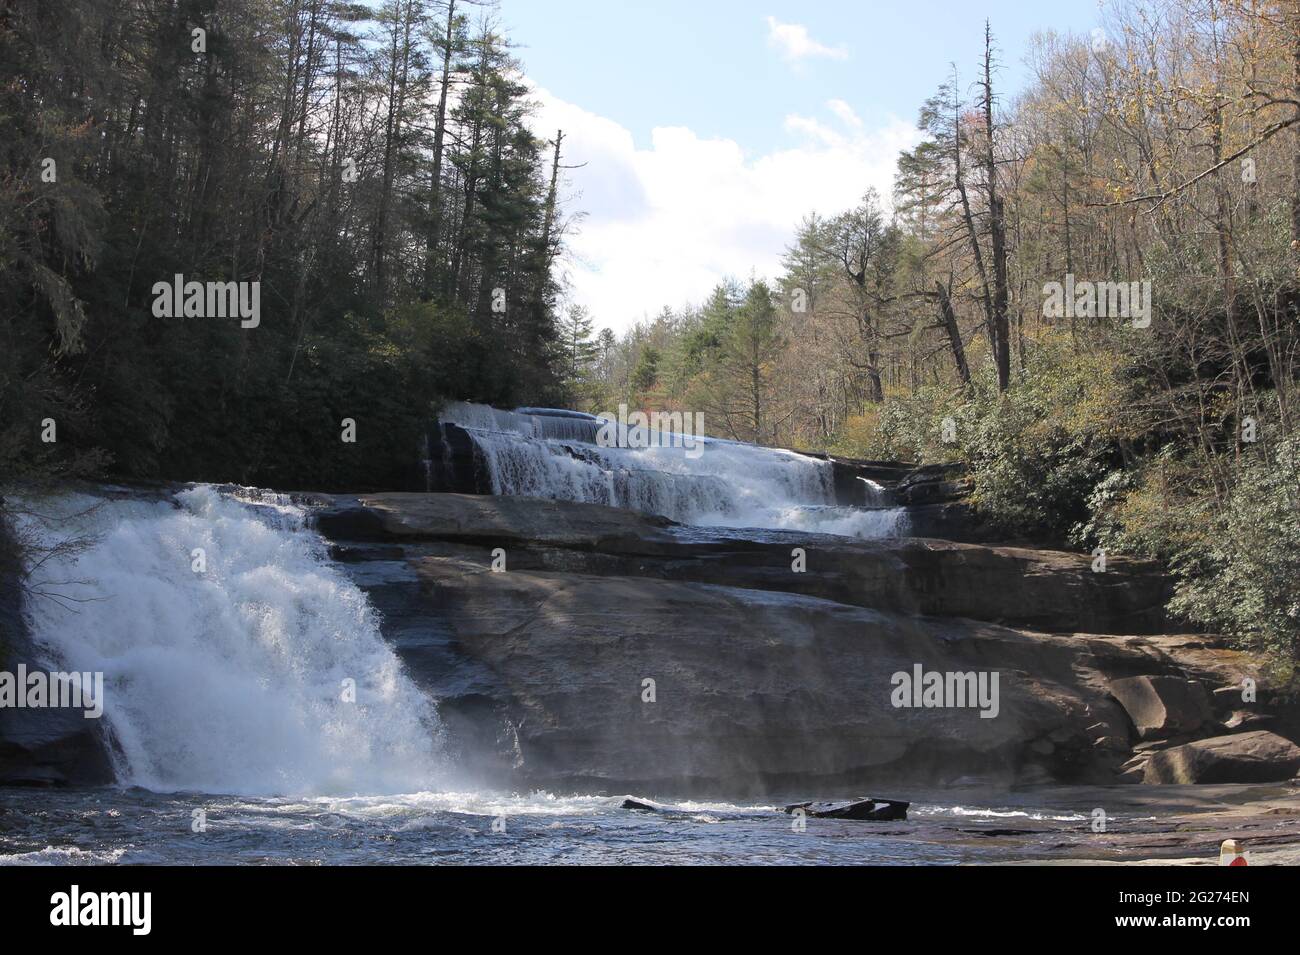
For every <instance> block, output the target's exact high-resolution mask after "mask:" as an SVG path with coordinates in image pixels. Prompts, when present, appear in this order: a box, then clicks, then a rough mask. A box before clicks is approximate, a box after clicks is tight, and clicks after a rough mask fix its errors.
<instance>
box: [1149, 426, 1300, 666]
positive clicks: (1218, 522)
mask: <svg viewBox="0 0 1300 955" xmlns="http://www.w3.org/2000/svg"><path fill="white" fill-rule="evenodd" d="M1298 515H1300V438H1298V437H1296V436H1292V437H1290V438H1287V439H1286V440H1284V441H1283V442H1281V444H1280V445H1279V446H1278V448H1277V449H1276V452H1275V453H1274V454H1272V455H1260V456H1257V457H1255V458H1254V459H1253V460H1251V461H1249V462H1248V463H1245V464H1243V465H1242V466H1240V467H1239V468H1238V474H1237V482H1236V484H1235V486H1234V488H1233V490H1232V492H1231V494H1230V495H1229V498H1228V500H1227V503H1226V506H1225V507H1224V508H1223V509H1222V510H1221V511H1220V513H1219V514H1217V515H1216V516H1214V517H1213V518H1211V520H1210V521H1209V524H1208V526H1207V533H1206V534H1205V535H1204V539H1203V544H1202V546H1200V547H1198V548H1193V549H1191V550H1189V551H1187V552H1186V553H1184V554H1183V555H1182V556H1181V557H1180V559H1179V561H1178V571H1179V574H1180V576H1181V577H1182V578H1183V579H1182V581H1181V583H1180V584H1179V585H1178V588H1177V591H1176V593H1175V596H1174V599H1173V600H1172V601H1171V603H1170V605H1169V606H1170V609H1171V610H1172V611H1174V612H1176V613H1179V614H1181V615H1182V616H1184V617H1186V618H1187V619H1188V620H1191V621H1193V622H1195V623H1199V624H1204V625H1206V626H1209V627H1211V628H1213V629H1215V630H1219V631H1221V632H1223V633H1226V634H1229V635H1231V636H1233V637H1235V638H1236V639H1237V641H1238V642H1239V643H1240V645H1241V646H1242V647H1243V648H1244V649H1247V650H1252V651H1255V652H1257V653H1260V654H1262V655H1263V656H1264V657H1265V659H1266V661H1267V662H1268V664H1269V669H1270V671H1271V672H1270V675H1271V676H1272V677H1273V678H1275V679H1277V680H1278V681H1279V682H1281V683H1283V684H1291V685H1294V681H1295V678H1296V664H1297V661H1300V586H1297V581H1300V519H1298V517H1297V516H1298Z"/></svg>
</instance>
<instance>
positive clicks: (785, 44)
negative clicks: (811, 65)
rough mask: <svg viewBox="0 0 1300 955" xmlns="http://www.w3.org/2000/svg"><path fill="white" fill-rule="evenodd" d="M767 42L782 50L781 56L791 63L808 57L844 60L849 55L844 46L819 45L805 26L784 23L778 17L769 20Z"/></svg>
mask: <svg viewBox="0 0 1300 955" xmlns="http://www.w3.org/2000/svg"><path fill="white" fill-rule="evenodd" d="M767 42H768V44H769V45H770V46H774V47H776V48H777V49H778V50H780V51H781V56H782V57H784V58H785V59H787V60H790V61H798V60H802V59H805V58H807V57H827V58H828V59H832V60H844V59H847V58H848V55H849V51H848V50H846V49H844V47H842V46H835V47H831V46H825V45H823V44H821V43H818V42H817V41H816V40H814V39H813V38H812V35H811V34H809V32H808V28H807V27H806V26H804V25H803V24H801V23H782V22H781V21H779V20H778V19H777V18H776V17H768V18H767Z"/></svg>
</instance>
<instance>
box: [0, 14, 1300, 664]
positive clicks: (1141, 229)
mask: <svg viewBox="0 0 1300 955" xmlns="http://www.w3.org/2000/svg"><path fill="white" fill-rule="evenodd" d="M1103 22H1104V24H1105V25H1104V26H1103V27H1099V28H1098V29H1097V30H1095V31H1093V32H1092V33H1091V34H1090V35H1082V36H1070V35H1061V34H1057V33H1053V32H1050V31H1047V32H1043V33H1041V34H1040V35H1038V37H1037V38H1036V41H1035V45H1034V49H1033V53H1032V57H1031V62H1030V66H1031V68H1032V77H1033V78H1032V82H1031V83H1030V84H1029V85H1028V87H1027V88H1026V89H1024V90H1023V91H1020V92H1018V93H1016V95H1014V96H1011V95H1007V94H1004V93H1003V90H1002V85H1001V84H1002V78H1003V75H1004V69H1003V64H1002V63H1001V62H1000V59H999V50H998V45H997V35H996V29H997V24H996V23H991V24H990V25H989V26H988V28H987V29H986V31H985V32H984V34H983V35H976V36H972V37H971V43H970V58H969V61H968V62H965V63H957V64H954V65H953V66H952V67H951V71H950V73H949V74H948V76H947V79H946V80H945V81H944V82H942V83H941V84H939V85H937V86H936V88H935V90H934V94H933V96H932V97H931V98H929V99H928V100H927V101H926V102H924V103H918V104H917V107H918V124H919V127H920V129H921V131H922V132H923V133H924V137H923V140H922V142H921V143H920V145H919V146H917V147H916V148H915V149H913V150H911V151H908V152H906V153H904V154H902V155H900V156H899V157H898V162H897V172H896V177H895V181H894V187H893V192H892V195H888V196H884V195H879V194H876V193H875V192H873V191H870V190H868V191H866V192H865V194H864V195H863V196H862V199H861V201H860V202H859V203H858V204H857V205H855V206H854V207H853V208H850V209H845V210H841V211H840V212H838V213H837V214H834V215H814V214H810V215H808V216H807V217H806V218H805V219H804V220H803V221H802V222H798V223H791V239H790V242H789V245H788V249H787V253H786V256H785V259H784V263H783V267H782V269H781V271H780V273H779V274H776V275H768V276H759V275H753V276H750V277H747V278H737V279H736V280H732V281H727V282H724V283H722V284H721V285H719V286H718V287H717V288H716V289H715V290H714V291H713V292H712V293H711V294H710V295H709V296H708V297H707V298H706V299H705V300H704V301H702V302H700V303H699V304H698V305H696V306H693V307H689V308H664V309H663V310H662V311H661V312H660V313H659V314H657V315H656V316H655V317H654V318H648V319H646V320H645V321H642V322H640V323H639V324H637V325H636V326H635V327H633V328H632V329H630V330H629V331H627V332H626V333H624V334H622V335H616V334H615V333H614V332H612V331H611V330H609V329H608V328H604V329H602V330H600V331H599V332H597V331H596V329H597V328H598V327H599V325H600V323H601V320H602V317H601V316H599V315H591V314H589V313H588V312H587V311H586V310H585V309H584V308H583V307H582V306H581V305H577V304H571V303H569V302H568V301H567V300H566V297H565V296H564V294H563V293H564V288H563V271H562V265H561V262H562V258H563V254H564V236H565V232H566V229H567V228H569V227H570V226H571V224H572V221H573V220H572V217H573V215H574V213H572V212H569V211H568V210H566V209H564V208H563V205H562V203H561V193H562V192H563V190H562V188H561V187H562V182H563V170H564V168H565V165H566V162H565V160H566V157H565V155H564V150H563V145H564V140H563V134H562V131H559V130H556V131H554V133H549V132H548V134H547V136H548V137H550V138H543V137H541V136H539V135H538V134H537V133H536V132H534V131H533V130H532V129H531V127H530V124H529V121H528V120H529V109H530V101H529V95H528V89H529V88H528V85H527V83H526V82H525V79H524V74H523V68H522V66H521V64H520V63H519V62H518V60H517V59H516V58H515V56H514V55H513V54H512V45H511V42H510V40H509V39H508V38H507V37H506V36H504V35H503V32H502V30H501V28H500V27H499V25H498V20H497V17H496V15H495V12H494V10H493V9H492V7H490V6H484V5H480V4H478V3H472V2H470V0H384V2H383V3H376V4H371V5H367V4H361V3H348V2H341V0H220V2H218V0H62V2H60V3H58V4H51V3H48V2H45V0H0V155H2V157H3V174H2V175H0V302H2V303H3V312H2V313H0V336H2V337H3V347H2V348H0V483H4V484H11V483H13V482H15V481H19V480H22V481H28V482H31V481H46V480H52V479H63V478H68V477H78V476H85V477H91V476H93V477H112V478H117V479H134V480H140V479H177V480H205V481H234V482H239V483H243V484H258V485H263V486H269V487H277V488H304V487H307V488H319V489H348V488H351V489H357V488H376V487H380V488H381V487H392V486H398V485H399V484H400V482H401V480H402V479H403V475H404V474H405V471H406V470H407V469H409V467H410V466H411V449H412V448H413V447H414V446H415V444H416V442H417V441H418V440H419V435H420V434H421V432H422V429H423V427H424V425H425V423H426V422H427V420H428V419H429V417H430V415H431V414H433V413H435V412H436V409H437V407H438V405H439V403H440V402H442V401H446V400H450V399H466V400H472V401H481V402H487V403H491V404H496V405H498V406H501V407H511V406H514V405H523V404H530V405H546V404H550V405H562V406H567V407H574V408H580V409H583V410H589V411H607V410H610V409H612V408H615V407H617V406H618V405H619V404H620V403H623V402H626V403H627V404H628V405H629V406H631V407H634V408H639V409H643V410H646V411H652V410H663V411H684V412H694V413H700V414H702V415H703V418H704V421H705V426H706V430H707V431H708V432H709V433H711V434H715V435H718V436H722V437H727V438H735V439H740V440H744V441H754V442H759V443H763V444H769V445H777V446H783V447H790V448H795V449H799V450H810V451H823V452H829V453H832V454H837V455H842V456H847V457H855V458H867V459H891V460H903V461H911V462H917V463H945V462H951V463H959V464H961V465H963V466H964V468H965V470H966V473H967V474H968V475H969V479H970V481H971V482H972V485H973V489H974V490H973V494H974V497H973V500H974V501H975V503H976V505H977V506H978V508H979V509H980V510H981V511H982V512H983V513H984V514H985V515H986V516H987V518H988V519H989V520H991V521H994V522H996V523H997V524H998V525H1000V526H1002V527H1004V528H1005V529H1006V531H1007V533H1008V534H1009V535H1013V536H1014V535H1018V536H1020V537H1023V538H1025V539H1029V540H1034V541H1041V542H1047V543H1051V544H1053V545H1056V546H1067V547H1070V548H1073V549H1079V550H1084V551H1105V552H1109V553H1115V554H1127V555H1133V556H1137V557H1143V558H1149V559H1152V560H1156V561H1161V562H1163V563H1164V564H1165V565H1166V566H1167V567H1168V568H1169V569H1170V570H1171V572H1172V573H1173V574H1174V576H1175V578H1176V580H1177V591H1176V594H1175V597H1174V600H1173V603H1172V604H1171V608H1172V609H1173V610H1174V611H1175V612H1176V613H1177V614H1179V615H1180V616H1181V617H1182V618H1183V619H1186V620H1188V621H1189V622H1194V623H1196V624H1199V625H1205V626H1208V627H1211V628H1214V629H1217V630H1220V631H1223V632H1227V633H1231V634H1233V635H1235V636H1237V637H1238V638H1240V639H1241V640H1242V641H1243V642H1244V643H1245V644H1247V645H1248V646H1251V647H1252V648H1255V649H1258V650H1260V651H1261V652H1263V653H1266V654H1268V655H1269V656H1270V658H1271V659H1273V660H1274V661H1275V662H1276V665H1277V666H1278V667H1279V668H1281V670H1282V674H1281V675H1282V676H1283V677H1284V678H1291V677H1292V676H1293V675H1294V668H1295V663H1296V661H1297V659H1298V658H1300V588H1296V586H1295V581H1296V580H1298V579H1300V520H1297V516H1298V515H1300V433H1298V431H1297V429H1298V428H1300V380H1298V378H1297V372H1298V370H1300V323H1298V320H1297V319H1298V314H1297V310H1298V308H1300V0H1121V2H1118V3H1116V4H1112V5H1111V6H1109V7H1108V8H1107V11H1106V13H1105V16H1104V20H1103ZM174 275H184V276H186V277H187V278H194V279H196V280H199V281H208V282H253V281H256V282H258V283H259V287H260V302H261V310H262V317H261V320H260V324H259V325H258V326H257V327H256V328H241V327H240V323H239V322H238V321H232V320H227V319H188V320H173V319H159V318H157V317H155V313H154V312H153V310H152V309H153V298H154V296H153V293H152V291H151V290H152V288H153V286H154V285H155V283H157V282H159V281H163V282H171V281H172V278H173V276H174ZM1064 289H1068V290H1070V294H1071V295H1072V296H1073V297H1072V298H1071V300H1070V301H1069V302H1068V303H1065V304H1067V305H1068V306H1069V307H1064V308H1062V307H1060V306H1061V304H1062V301H1061V298H1062V295H1061V293H1062V290H1064ZM1148 295H1149V298H1147V297H1146V296H1148ZM344 419H348V420H351V421H352V422H354V424H355V428H356V440H355V441H354V442H346V441H340V439H339V435H340V422H342V421H343V420H344ZM56 434H57V437H55V435H56Z"/></svg>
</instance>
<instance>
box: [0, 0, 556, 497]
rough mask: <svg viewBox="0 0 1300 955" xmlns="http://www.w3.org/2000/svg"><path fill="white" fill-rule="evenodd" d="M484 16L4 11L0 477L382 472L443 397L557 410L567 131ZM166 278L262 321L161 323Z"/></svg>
mask: <svg viewBox="0 0 1300 955" xmlns="http://www.w3.org/2000/svg"><path fill="white" fill-rule="evenodd" d="M497 21H498V17H497V15H496V12H495V11H494V10H493V9H492V8H491V7H490V6H484V5H482V4H478V3H473V2H470V0H444V2H440V3H433V2H429V0H386V2H384V3H382V4H363V3H348V2H339V0H66V2H63V0H61V2H59V3H49V2H47V0H4V2H3V3H0V156H2V160H3V169H4V172H3V175H2V176H0V301H3V302H4V309H3V316H2V317H0V336H2V338H3V346H2V347H0V379H2V380H3V390H2V391H0V411H2V413H3V433H0V474H5V475H7V476H10V477H12V476H22V477H25V478H27V479H36V478H52V477H61V476H63V477H66V476H77V475H101V474H107V475H113V476H116V477H120V478H134V479H141V478H145V479H150V478H169V479H182V480H195V479H201V480H218V481H234V482H238V483H243V484H259V485H264V486H273V487H320V488H325V487H331V488H332V487H349V486H352V487H359V486H367V487H383V486H393V485H394V484H395V483H396V482H397V481H398V480H399V479H400V478H401V477H402V476H404V475H403V471H404V469H409V468H410V467H411V464H412V449H413V448H415V447H417V442H418V440H419V436H420V434H421V433H422V429H423V427H424V425H425V423H426V421H427V419H428V417H429V414H430V411H431V409H432V407H433V406H434V403H435V402H436V401H437V400H440V399H443V398H446V397H448V396H451V397H458V398H474V399H477V400H481V401H488V402H494V403H499V404H505V405H510V404H521V403H547V402H561V401H563V400H564V399H565V397H566V396H565V394H564V392H563V381H562V379H561V376H560V367H561V365H560V355H561V352H560V349H559V332H558V327H557V322H556V301H557V294H558V291H559V289H558V283H557V279H556V270H555V261H556V258H557V256H558V255H559V252H560V247H561V242H562V234H563V231H564V227H565V222H564V213H563V210H562V209H561V207H560V203H559V201H558V200H557V179H558V177H559V175H560V166H561V163H562V155H561V146H562V135H561V134H560V133H559V131H556V133H555V134H554V135H553V138H552V139H549V140H544V139H542V138H539V137H538V136H537V135H535V134H534V133H533V132H531V131H530V129H529V126H528V123H527V119H528V112H529V108H530V103H529V100H528V95H527V86H526V84H525V82H524V79H523V74H522V71H521V66H520V64H519V63H518V61H517V60H516V59H515V58H514V56H513V55H512V52H511V42H510V40H509V39H508V38H507V37H506V36H504V35H503V33H502V31H501V29H500V27H499V26H498V25H497ZM175 275H181V276H184V277H185V278H186V279H187V280H191V279H192V280H195V281H199V282H219V283H225V282H243V283H250V284H251V283H254V282H256V283H257V289H258V295H259V298H260V310H261V318H260V322H259V324H258V325H257V326H256V327H249V326H251V322H249V323H244V324H243V326H242V327H241V323H239V322H229V321H226V320H223V319H211V318H183V317H177V318H176V319H159V318H157V317H156V315H157V314H159V313H158V312H155V311H154V309H153V304H154V293H153V291H152V289H153V287H154V285H155V283H157V282H160V281H162V282H167V283H171V282H172V281H173V276H175ZM344 419H350V420H351V421H352V422H353V423H354V424H355V441H352V442H345V441H341V440H340V434H341V422H342V421H343V420H344ZM51 429H53V430H51Z"/></svg>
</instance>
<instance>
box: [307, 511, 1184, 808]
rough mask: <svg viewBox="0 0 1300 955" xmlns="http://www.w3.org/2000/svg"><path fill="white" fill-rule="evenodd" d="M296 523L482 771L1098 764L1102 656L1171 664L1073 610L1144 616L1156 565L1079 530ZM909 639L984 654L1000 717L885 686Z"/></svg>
mask: <svg viewBox="0 0 1300 955" xmlns="http://www.w3.org/2000/svg"><path fill="white" fill-rule="evenodd" d="M319 528H320V529H321V531H322V532H323V533H325V534H326V536H328V537H330V538H331V539H332V540H333V541H334V544H335V553H336V556H338V557H340V558H341V559H343V560H345V561H346V562H347V566H348V567H349V569H350V570H351V571H352V572H353V574H354V576H355V577H356V579H357V582H358V583H359V584H360V585H361V586H362V587H363V588H365V589H366V590H367V591H368V593H369V595H370V597H371V599H372V601H374V603H375V606H376V608H377V609H378V610H379V611H380V613H381V614H382V615H383V618H384V629H385V634H386V635H387V636H388V637H389V639H390V640H392V642H393V644H394V646H395V648H396V649H397V650H398V652H399V653H400V654H401V656H402V658H403V660H404V661H405V662H406V664H407V666H408V668H409V670H410V672H411V674H412V676H413V677H414V678H415V679H416V680H417V682H419V683H421V684H422V685H423V686H425V687H427V688H428V689H429V690H430V691H431V692H432V693H433V694H434V695H435V696H436V697H437V698H438V699H439V701H440V703H439V708H440V712H441V714H442V717H443V720H444V722H445V723H446V725H447V727H448V730H449V736H450V738H451V745H452V747H453V750H454V755H456V756H457V757H458V758H459V759H460V760H461V764H462V765H463V766H464V767H465V768H466V769H467V770H468V771H471V772H473V773H474V774H476V775H477V776H478V777H479V778H481V779H484V780H486V781H490V782H494V783H499V784H502V785H509V786H516V787H518V786H542V787H546V788H559V789H570V790H588V791H601V790H603V791H623V792H627V791H642V792H644V791H652V792H661V793H664V794H669V793H681V794H705V793H716V794H727V795H732V796H737V795H741V794H764V793H787V792H788V793H797V792H807V793H809V794H830V793H831V792H832V791H839V792H850V791H853V790H857V791H859V792H861V791H862V790H863V789H866V788H867V787H868V786H871V787H874V786H877V785H881V784H882V783H884V782H887V781H893V782H899V783H908V782H916V783H938V784H942V783H946V782H951V781H954V780H956V779H958V778H960V777H964V776H965V777H972V776H973V777H978V778H980V779H983V780H987V781H994V782H999V783H1003V784H1005V783H1013V782H1047V781H1052V780H1067V781H1087V782H1109V781H1113V780H1114V779H1115V774H1116V772H1117V771H1118V769H1119V767H1120V765H1121V764H1122V763H1123V761H1124V759H1125V758H1126V756H1127V740H1128V739H1129V736H1130V733H1131V730H1130V724H1129V718H1128V717H1127V716H1126V714H1125V713H1124V712H1123V710H1122V709H1121V708H1120V706H1119V705H1118V704H1117V703H1116V702H1115V701H1114V699H1113V698H1112V697H1111V694H1110V690H1109V687H1108V683H1109V681H1111V680H1114V679H1118V678H1120V677H1126V676H1131V675H1134V674H1150V675H1155V676H1165V675H1170V676H1173V677H1174V678H1176V679H1180V680H1182V681H1184V682H1185V681H1186V680H1187V679H1188V678H1189V672H1190V671H1184V670H1183V669H1182V668H1180V666H1179V665H1178V664H1177V663H1175V662H1174V661H1175V659H1176V658H1177V656H1178V655H1179V654H1180V653H1181V652H1182V645H1181V644H1180V643H1179V642H1178V641H1179V638H1172V637H1171V638H1161V637H1155V638H1151V641H1157V642H1156V643H1153V642H1150V641H1147V640H1142V639H1138V638H1133V637H1124V638H1119V637H1115V638H1108V637H1101V636H1086V635H1082V634H1080V633H1079V632H1078V631H1080V630H1089V629H1095V630H1111V631H1113V632H1117V633H1132V632H1134V631H1136V630H1140V629H1143V628H1148V629H1155V628H1156V627H1155V625H1156V623H1157V622H1158V621H1157V619H1156V618H1155V617H1154V616H1153V610H1152V604H1153V603H1154V604H1155V606H1156V607H1158V606H1159V602H1160V601H1159V595H1160V594H1161V593H1162V591H1161V589H1160V588H1161V587H1162V586H1163V583H1162V582H1160V581H1159V580H1158V578H1156V579H1155V581H1154V583H1153V580H1152V578H1149V577H1146V576H1144V575H1143V574H1141V573H1140V569H1139V568H1132V569H1130V570H1128V571H1125V569H1124V568H1123V565H1122V564H1121V565H1120V572H1117V573H1110V572H1108V573H1107V574H1104V575H1102V574H1092V573H1091V571H1090V570H1089V561H1088V560H1087V559H1086V558H1083V557H1079V556H1077V555H1069V554H1053V553H1050V552H1037V551H1021V550H1017V549H1014V548H994V547H980V546H973V545H964V544H954V543H951V542H946V541H926V540H909V541H889V542H886V541H855V540H849V539H845V538H837V537H817V536H816V535H806V534H796V533H791V532H766V531H763V532H758V531H754V532H750V531H745V532H737V531H724V530H717V529H700V528H684V527H679V526H677V525H674V524H672V523H671V522H669V521H666V520H663V519H661V518H647V517H645V516H643V515H639V514H636V513H632V512H628V511H622V510H616V509H611V508H605V507H601V506H599V505H590V504H572V503H567V502H557V501H543V500H534V499H526V498H493V497H468V496H460V495H440V494H434V495H402V494H389V495H375V496H369V497H363V498H361V499H343V498H336V499H334V500H333V502H332V503H331V505H330V506H327V507H325V508H323V509H322V510H321V512H320V514H319ZM794 547H801V548H803V549H804V550H805V552H806V557H807V562H806V563H807V566H806V569H805V570H804V571H802V572H795V571H794V570H793V569H792V562H791V552H792V548H794ZM1112 567H1114V565H1112ZM494 568H495V569H494ZM1017 617H1018V618H1019V619H1018V620H1016V618H1017ZM1009 618H1010V620H1014V621H1015V622H1016V623H1017V624H1018V625H1021V626H1023V625H1025V624H1027V623H1029V622H1031V621H1032V622H1033V623H1035V624H1048V625H1050V626H1051V627H1052V628H1053V629H1057V630H1060V631H1063V633H1062V635H1058V636H1053V635H1049V634H1045V633H1041V632H1033V631H1029V630H1021V629H1014V628H1012V627H1008V626H1006V625H1005V624H1006V623H1007V622H1010V621H1009ZM1044 629H1046V628H1045V627H1044ZM1198 639H1199V640H1200V641H1201V642H1199V643H1197V644H1196V646H1198V647H1199V646H1204V639H1203V638H1198ZM1159 641H1167V642H1166V643H1158V642H1159ZM918 664H919V665H921V667H922V668H923V670H924V671H927V672H929V671H933V672H938V673H941V674H947V673H952V674H971V675H972V676H974V675H977V674H981V673H982V674H986V675H988V674H992V673H996V674H998V677H999V680H998V684H997V685H998V693H999V700H998V707H997V716H996V717H993V718H985V717H982V716H981V713H980V710H979V709H978V708H976V707H974V706H970V705H964V706H963V705H957V704H956V703H955V701H953V700H948V699H944V700H940V704H941V705H934V706H930V705H924V701H922V705H914V706H913V705H901V706H900V705H897V698H896V697H895V695H894V693H893V691H894V689H895V684H894V683H893V681H892V678H893V676H894V675H895V674H896V673H900V672H903V673H911V672H912V671H913V668H914V667H915V666H917V665H918ZM1192 669H1195V668H1194V667H1193V668H1192Z"/></svg>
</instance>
